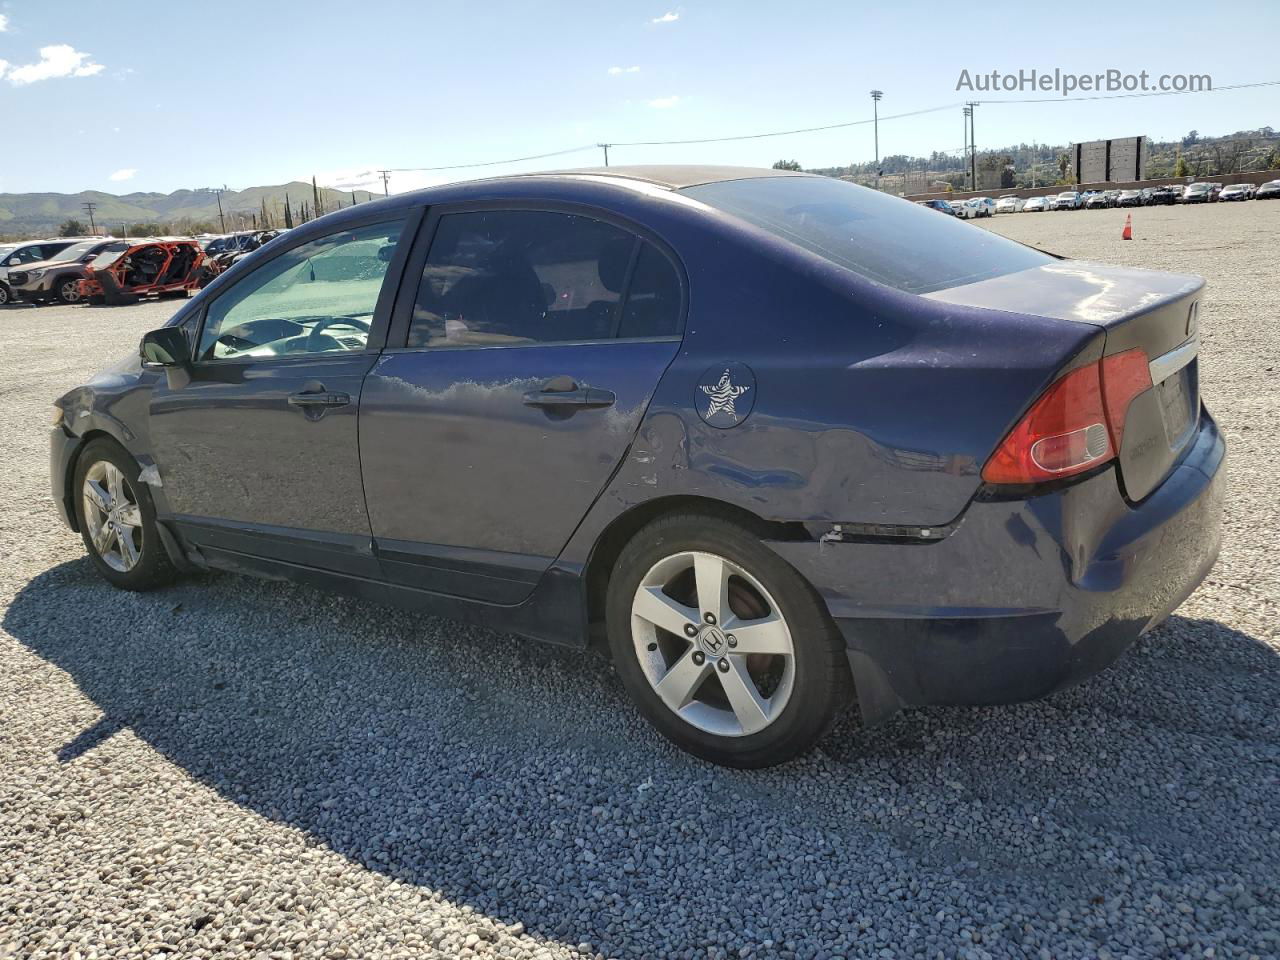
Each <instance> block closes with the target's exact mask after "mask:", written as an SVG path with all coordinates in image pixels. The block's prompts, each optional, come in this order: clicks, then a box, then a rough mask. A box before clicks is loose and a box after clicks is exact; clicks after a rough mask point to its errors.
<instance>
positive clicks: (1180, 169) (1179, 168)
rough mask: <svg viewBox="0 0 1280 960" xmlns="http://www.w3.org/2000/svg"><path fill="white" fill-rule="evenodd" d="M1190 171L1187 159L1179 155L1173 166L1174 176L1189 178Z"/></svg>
mask: <svg viewBox="0 0 1280 960" xmlns="http://www.w3.org/2000/svg"><path fill="white" fill-rule="evenodd" d="M1189 173H1190V171H1189V170H1188V169H1187V158H1186V157H1184V156H1183V155H1182V154H1178V159H1177V161H1176V162H1175V163H1174V165H1173V175H1174V176H1175V177H1185V176H1188V175H1189Z"/></svg>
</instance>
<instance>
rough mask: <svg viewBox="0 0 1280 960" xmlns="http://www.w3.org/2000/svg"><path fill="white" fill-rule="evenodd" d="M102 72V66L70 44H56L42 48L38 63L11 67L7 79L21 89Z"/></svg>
mask: <svg viewBox="0 0 1280 960" xmlns="http://www.w3.org/2000/svg"><path fill="white" fill-rule="evenodd" d="M102 70H103V67H102V64H100V63H94V62H93V61H92V60H90V59H89V54H87V53H81V52H80V51H79V50H77V49H75V48H74V47H73V46H71V45H70V44H69V43H55V44H54V45H53V46H49V47H41V48H40V61H39V62H38V63H28V64H25V65H23V66H21V67H11V68H10V69H9V73H8V75H7V77H6V79H7V80H8V81H9V82H10V83H11V84H13V85H14V86H15V87H21V86H25V85H26V84H28V83H36V82H37V81H40V80H52V79H54V78H56V77H92V76H93V75H94V74H96V73H101V72H102Z"/></svg>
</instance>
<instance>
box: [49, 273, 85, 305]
mask: <svg viewBox="0 0 1280 960" xmlns="http://www.w3.org/2000/svg"><path fill="white" fill-rule="evenodd" d="M54 290H56V291H57V296H58V302H59V303H64V304H66V305H67V306H70V305H71V304H73V303H79V302H80V301H81V299H82V298H81V296H80V278H79V277H66V278H64V279H61V280H58V281H57V283H56V285H55V286H54Z"/></svg>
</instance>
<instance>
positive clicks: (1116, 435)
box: [1102, 347, 1151, 451]
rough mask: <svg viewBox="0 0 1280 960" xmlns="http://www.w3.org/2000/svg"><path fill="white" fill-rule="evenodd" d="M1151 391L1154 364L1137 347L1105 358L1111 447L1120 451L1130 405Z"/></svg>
mask: <svg viewBox="0 0 1280 960" xmlns="http://www.w3.org/2000/svg"><path fill="white" fill-rule="evenodd" d="M1150 389H1151V361H1150V360H1149V359H1148V358H1147V354H1146V351H1145V350H1142V349H1141V348H1138V347H1135V348H1134V349H1132V350H1126V351H1125V352H1124V353H1116V354H1113V355H1112V356H1109V357H1103V358H1102V400H1103V403H1104V404H1105V405H1106V408H1107V423H1108V425H1109V426H1110V427H1111V445H1112V446H1113V447H1115V449H1116V450H1117V451H1118V450H1119V449H1120V441H1121V439H1123V437H1124V421H1125V418H1126V417H1127V416H1128V415H1129V404H1130V403H1132V402H1133V398H1134V397H1136V396H1137V395H1138V394H1140V393H1145V392H1146V391H1148V390H1150Z"/></svg>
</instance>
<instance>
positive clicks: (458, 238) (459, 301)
mask: <svg viewBox="0 0 1280 960" xmlns="http://www.w3.org/2000/svg"><path fill="white" fill-rule="evenodd" d="M637 244H640V245H641V246H640V249H639V254H638V255H637ZM655 258H656V259H655ZM633 261H634V263H635V268H634V271H633V266H632V265H633ZM664 269H665V271H666V272H665V274H664V272H663V271H664ZM628 276H632V277H634V279H633V281H632V296H631V298H630V299H629V300H628V302H627V304H626V306H625V309H624V305H623V302H622V300H623V293H624V287H625V286H626V283H627V279H628ZM679 300H680V284H679V281H678V279H677V278H676V274H675V271H674V268H673V267H672V266H671V264H670V262H669V261H668V260H667V259H666V257H664V256H663V255H662V254H660V253H658V252H657V251H656V250H654V249H653V248H652V247H651V246H650V245H649V244H647V243H645V242H644V241H641V240H639V239H637V238H636V237H635V236H634V235H633V234H631V233H629V232H628V231H626V230H623V229H621V228H620V227H616V226H614V225H613V224H609V223H604V222H602V221H600V220H595V219H592V218H590V217H584V216H578V215H574V214H567V213H556V212H551V211H537V210H493V211H483V212H481V211H477V212H474V213H453V214H446V215H445V216H443V217H441V218H440V223H439V225H438V226H437V228H436V233H435V237H434V238H433V239H432V242H431V250H430V253H429V254H428V256H427V263H426V266H425V268H424V270H423V275H422V281H421V283H420V285H419V288H418V298H417V302H416V304H415V307H414V313H413V320H412V322H411V324H410V327H409V338H408V346H410V347H432V348H450V347H475V346H508V345H519V344H530V343H567V342H583V341H593V340H611V339H613V338H615V337H618V336H623V337H651V336H668V335H674V334H675V333H676V332H677V326H678V322H679Z"/></svg>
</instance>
